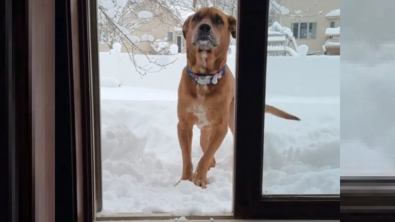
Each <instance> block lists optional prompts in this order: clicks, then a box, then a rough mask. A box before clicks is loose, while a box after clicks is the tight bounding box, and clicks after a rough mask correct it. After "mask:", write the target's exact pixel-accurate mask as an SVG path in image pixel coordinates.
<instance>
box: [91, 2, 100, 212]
mask: <svg viewBox="0 0 395 222" xmlns="http://www.w3.org/2000/svg"><path fill="white" fill-rule="evenodd" d="M97 11H98V7H97V1H89V18H90V19H89V20H88V21H90V23H89V24H90V34H91V35H90V47H91V51H90V56H91V87H90V88H91V90H92V92H91V93H92V100H93V104H92V106H93V108H92V109H93V117H92V121H93V122H92V123H93V125H92V126H94V129H93V130H92V133H93V134H92V136H93V144H94V147H93V151H94V154H93V158H94V168H95V169H94V172H95V175H94V178H95V205H96V207H95V208H96V209H95V211H96V212H101V211H102V209H103V189H102V157H101V123H100V122H101V121H100V112H101V106H100V79H99V78H100V69H99V67H100V65H99V40H98V32H97V19H98V18H97Z"/></svg>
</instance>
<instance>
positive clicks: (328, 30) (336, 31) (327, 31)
mask: <svg viewBox="0 0 395 222" xmlns="http://www.w3.org/2000/svg"><path fill="white" fill-rule="evenodd" d="M325 34H326V35H340V26H339V27H337V28H326V29H325Z"/></svg>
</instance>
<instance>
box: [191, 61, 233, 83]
mask: <svg viewBox="0 0 395 222" xmlns="http://www.w3.org/2000/svg"><path fill="white" fill-rule="evenodd" d="M225 72H226V66H224V67H223V68H222V69H221V70H220V71H219V72H218V73H216V74H203V73H194V72H192V71H191V69H189V67H188V66H187V73H188V75H189V77H191V78H192V79H193V80H195V82H196V83H197V84H199V85H208V84H214V85H215V84H217V83H218V80H220V79H221V78H222V77H223V76H224V75H225Z"/></svg>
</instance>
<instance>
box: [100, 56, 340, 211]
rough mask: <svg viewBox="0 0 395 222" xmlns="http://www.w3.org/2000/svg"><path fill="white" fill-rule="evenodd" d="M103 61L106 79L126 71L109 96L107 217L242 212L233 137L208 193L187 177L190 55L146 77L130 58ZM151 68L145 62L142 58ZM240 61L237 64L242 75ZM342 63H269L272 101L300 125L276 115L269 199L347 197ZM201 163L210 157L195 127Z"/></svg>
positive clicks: (269, 126)
mask: <svg viewBox="0 0 395 222" xmlns="http://www.w3.org/2000/svg"><path fill="white" fill-rule="evenodd" d="M111 56H112V55H111V54H109V53H100V66H101V67H100V68H101V69H100V71H101V76H106V75H109V73H112V67H114V66H118V67H120V69H119V70H120V71H119V73H118V75H117V77H119V78H120V79H121V80H122V83H123V84H122V86H121V87H118V88H109V87H102V88H101V124H102V131H101V136H102V160H103V163H102V165H103V177H102V178H103V214H111V213H114V212H117V213H146V214H149V213H171V214H177V215H210V214H211V215H212V214H216V215H217V214H224V213H229V212H231V210H232V193H233V192H232V190H233V185H232V184H233V137H232V134H231V133H230V132H229V133H228V134H227V135H226V137H225V140H224V142H223V143H222V145H221V147H220V149H219V150H218V152H217V153H216V160H217V166H216V167H215V168H213V169H211V170H210V171H209V173H208V180H209V182H210V184H209V185H208V188H207V189H205V190H202V189H200V188H198V187H196V186H194V185H193V184H192V183H191V182H187V181H183V182H181V183H180V184H178V185H177V186H174V185H175V184H176V183H177V182H178V180H179V179H180V175H181V170H182V160H181V150H180V147H179V143H178V138H177V88H178V84H179V81H180V77H181V76H180V74H181V70H182V68H183V67H184V66H185V63H186V58H185V57H186V56H185V54H179V55H171V56H152V58H153V59H158V60H159V59H161V58H166V59H167V60H169V61H174V63H172V64H171V65H169V66H167V67H166V69H164V70H162V71H161V72H159V73H148V74H147V75H146V76H144V77H143V78H140V76H139V75H138V74H137V73H136V72H135V71H134V67H133V64H132V63H131V62H130V60H129V58H128V55H127V54H122V55H121V56H120V57H119V58H118V60H117V61H118V63H114V62H113V61H114V60H111ZM135 59H136V61H137V62H138V63H139V64H140V65H141V66H144V65H145V62H147V61H146V59H145V56H138V55H136V56H135ZM235 59H236V56H235V53H231V54H230V55H229V57H228V65H229V67H230V69H231V70H232V71H233V72H234V70H235ZM339 62H340V60H339V57H338V56H333V57H327V56H311V57H304V58H302V57H301V58H293V57H275V58H268V67H267V69H268V77H267V89H266V91H267V98H266V100H267V103H269V104H272V105H275V106H277V107H279V108H280V109H284V110H287V111H288V112H290V113H293V114H295V115H297V116H299V117H300V118H301V119H302V121H301V122H292V121H286V120H283V119H279V118H277V117H274V116H272V115H266V119H265V144H264V146H265V151H264V152H265V161H264V173H263V179H264V183H263V191H264V193H265V194H338V193H339V188H340V183H339V175H340V168H339V166H340V157H339V152H340V150H339V149H340V147H339V146H340V145H339V138H340V125H339V123H340V116H339V109H340V101H339V92H340V88H339V81H340V80H339V78H340V72H339V71H340V69H339V64H340V63H339ZM193 135H194V136H193V140H192V162H193V164H194V166H196V165H197V163H198V161H199V158H200V157H201V156H202V151H201V148H200V145H199V136H200V131H199V130H198V129H197V128H196V127H195V128H194V131H193Z"/></svg>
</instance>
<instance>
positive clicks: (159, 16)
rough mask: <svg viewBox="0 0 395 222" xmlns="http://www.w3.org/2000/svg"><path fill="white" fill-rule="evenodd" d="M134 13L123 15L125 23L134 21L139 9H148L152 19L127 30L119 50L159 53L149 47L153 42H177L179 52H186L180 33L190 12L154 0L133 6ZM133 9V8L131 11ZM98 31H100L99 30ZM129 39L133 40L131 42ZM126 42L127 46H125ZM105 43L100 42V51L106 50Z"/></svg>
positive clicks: (107, 45)
mask: <svg viewBox="0 0 395 222" xmlns="http://www.w3.org/2000/svg"><path fill="white" fill-rule="evenodd" d="M132 7H133V9H132V10H131V11H133V13H128V15H127V16H125V18H124V21H123V22H124V23H125V24H134V23H136V22H135V21H137V20H138V19H139V15H138V13H139V12H150V13H152V18H149V19H145V20H144V21H141V22H140V23H141V24H139V25H135V26H134V27H133V28H130V29H129V30H128V31H129V32H131V34H130V35H128V39H127V38H126V37H123V38H122V39H123V42H121V44H122V50H121V52H131V53H133V54H160V53H158V51H157V50H156V49H155V47H152V44H153V43H154V44H155V41H160V42H157V44H158V45H164V44H165V45H173V44H175V45H177V46H178V52H179V53H180V52H184V51H185V40H184V37H183V34H182V24H183V22H184V20H185V19H186V18H187V17H188V16H189V15H190V14H192V13H193V11H191V10H188V9H184V8H175V7H173V6H171V5H166V4H158V3H157V1H154V0H144V1H140V2H139V3H138V4H136V5H133V6H132ZM134 9H135V10H134ZM99 32H100V30H99ZM129 40H131V41H132V42H133V44H132V43H130V41H129ZM125 45H126V46H127V47H125ZM109 50H110V45H109V44H108V43H103V42H102V43H99V51H100V52H108V51H109Z"/></svg>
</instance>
